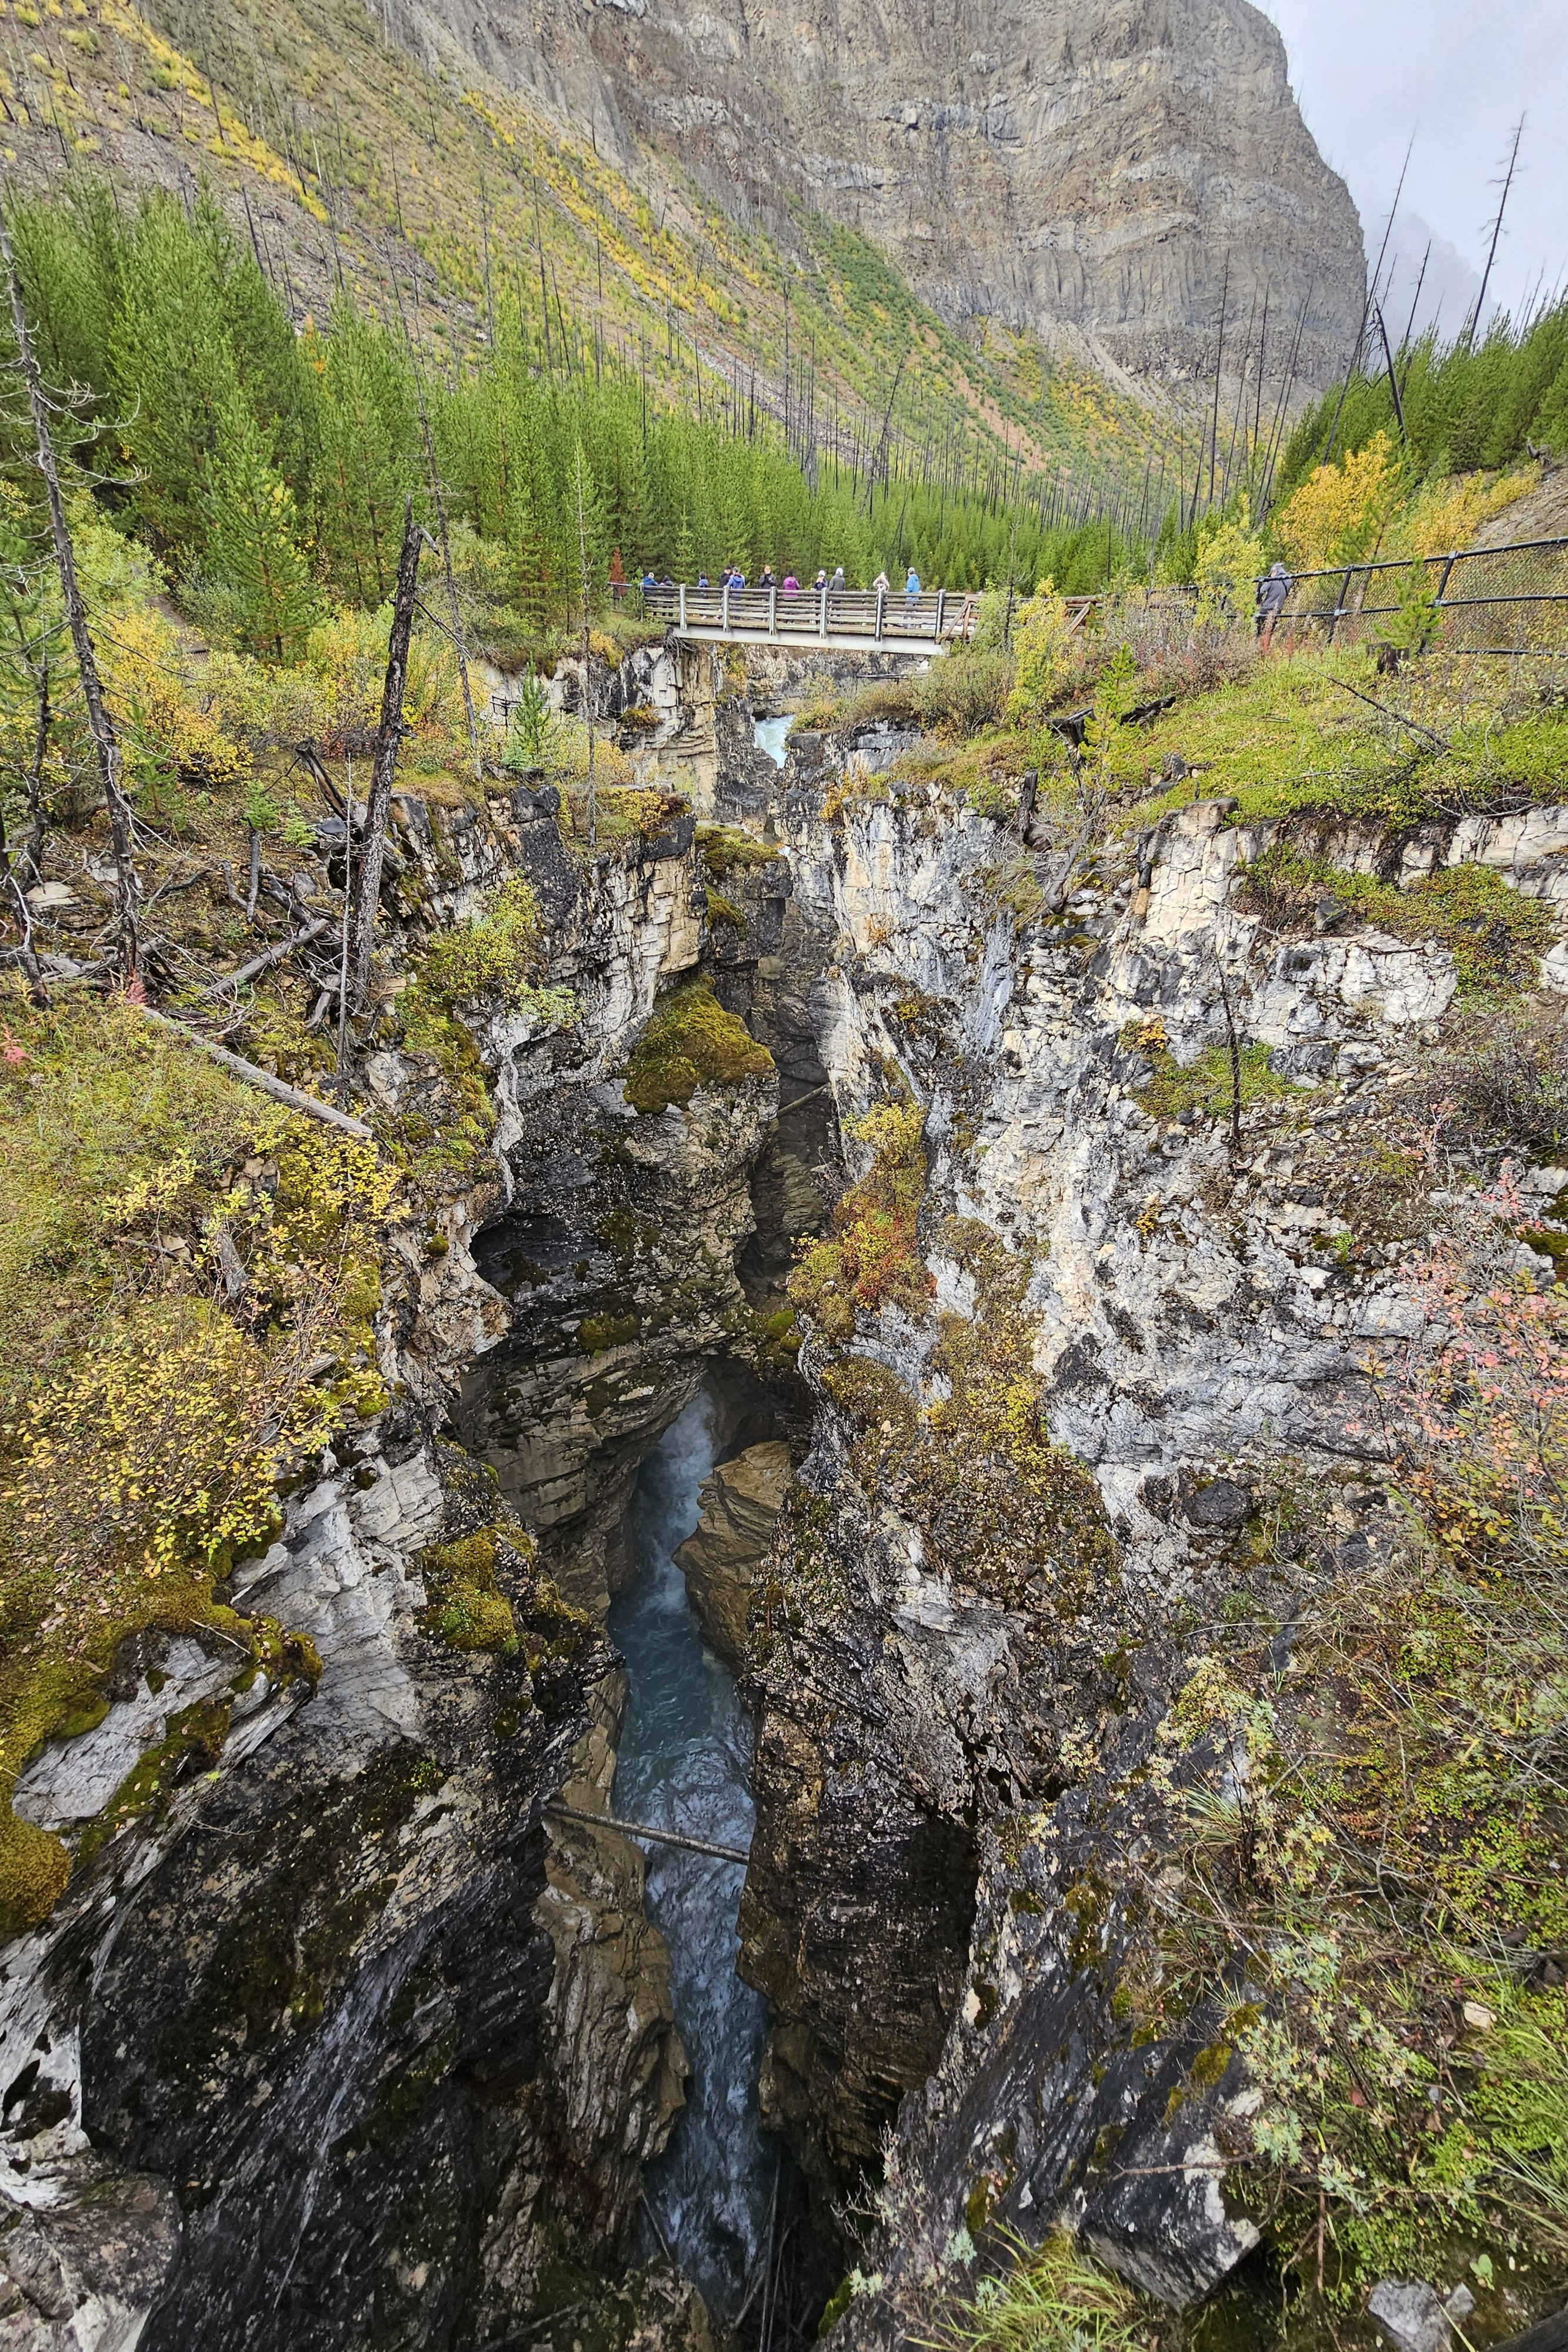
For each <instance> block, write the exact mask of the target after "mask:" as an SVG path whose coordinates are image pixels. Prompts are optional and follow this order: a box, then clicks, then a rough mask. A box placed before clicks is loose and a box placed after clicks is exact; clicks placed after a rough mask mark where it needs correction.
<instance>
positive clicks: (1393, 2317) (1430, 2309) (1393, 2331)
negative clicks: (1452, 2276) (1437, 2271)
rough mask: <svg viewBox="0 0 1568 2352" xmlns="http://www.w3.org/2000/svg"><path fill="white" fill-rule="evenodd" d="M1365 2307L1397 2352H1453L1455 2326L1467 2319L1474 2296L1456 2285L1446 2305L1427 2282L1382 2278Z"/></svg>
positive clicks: (1467, 2288)
mask: <svg viewBox="0 0 1568 2352" xmlns="http://www.w3.org/2000/svg"><path fill="white" fill-rule="evenodd" d="M1366 2307H1367V2309H1368V2311H1369V2312H1370V2313H1371V2314H1372V2316H1373V2318H1374V2319H1375V2320H1376V2322H1377V2324H1378V2326H1379V2327H1380V2328H1381V2329H1382V2330H1383V2333H1384V2335H1385V2336H1386V2337H1387V2339H1388V2341H1389V2343H1390V2344H1392V2345H1393V2346H1394V2347H1396V2352H1450V2347H1452V2345H1453V2343H1454V2332H1453V2326H1452V2323H1453V2322H1454V2321H1455V2320H1458V2319H1464V2318H1466V2317H1468V2315H1469V2313H1470V2312H1472V2311H1473V2310H1474V2309H1475V2297H1474V2296H1473V2295H1472V2294H1471V2293H1470V2291H1469V2287H1466V2286H1457V2287H1456V2288H1455V2289H1454V2291H1453V2293H1452V2294H1450V2295H1449V2297H1448V2301H1447V2302H1446V2303H1445V2302H1444V2300H1443V2298H1442V2296H1441V2295H1440V2294H1438V2293H1437V2288H1436V2287H1433V2286H1428V2285H1427V2282H1426V2280H1425V2279H1415V2280H1408V2279H1382V2280H1380V2281H1379V2283H1378V2284H1377V2285H1376V2286H1375V2287H1374V2288H1373V2290H1372V2293H1371V2294H1370V2295H1369V2296H1368V2298H1367V2305H1366Z"/></svg>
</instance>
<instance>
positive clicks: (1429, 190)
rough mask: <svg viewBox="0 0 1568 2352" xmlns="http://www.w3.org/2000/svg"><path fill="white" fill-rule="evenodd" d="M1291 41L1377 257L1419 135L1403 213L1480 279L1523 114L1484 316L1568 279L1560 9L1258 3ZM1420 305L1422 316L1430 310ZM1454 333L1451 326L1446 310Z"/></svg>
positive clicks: (1450, 3)
mask: <svg viewBox="0 0 1568 2352" xmlns="http://www.w3.org/2000/svg"><path fill="white" fill-rule="evenodd" d="M1260 5H1262V6H1263V7H1264V8H1265V9H1266V11H1267V13H1268V14H1269V15H1270V16H1272V18H1273V19H1274V22H1275V23H1276V24H1277V25H1278V26H1279V27H1280V30H1281V33H1282V34H1283V35H1284V37H1285V47H1286V49H1287V51H1288V53H1289V56H1290V60H1291V86H1292V88H1293V89H1294V90H1295V93H1296V97H1297V100H1298V101H1299V102H1300V105H1301V112H1302V114H1303V115H1304V116H1305V118H1306V121H1307V127H1308V129H1309V130H1310V131H1312V136H1313V137H1314V139H1315V140H1316V141H1317V142H1318V145H1319V147H1320V148H1321V149H1322V152H1323V154H1324V155H1325V156H1326V157H1327V159H1328V161H1329V162H1330V163H1332V164H1333V167H1334V169H1335V171H1336V172H1340V173H1343V176H1344V178H1345V179H1346V180H1347V181H1348V183H1349V184H1350V192H1351V194H1352V195H1353V196H1354V198H1355V201H1356V203H1357V205H1359V206H1360V209H1361V218H1362V225H1363V226H1364V230H1365V232H1366V247H1367V256H1368V259H1369V260H1375V258H1376V254H1377V247H1378V245H1379V243H1380V242H1381V239H1382V236H1383V227H1384V223H1385V219H1386V218H1387V215H1388V207H1389V204H1390V202H1391V201H1392V198H1393V195H1394V189H1395V184H1396V182H1397V180H1398V177H1399V166H1400V164H1401V163H1402V162H1403V160H1404V155H1405V149H1406V143H1407V142H1408V140H1409V138H1410V134H1411V132H1412V131H1414V132H1415V134H1416V145H1415V151H1414V152H1413V153H1412V155H1411V158H1410V169H1409V172H1408V173H1407V175H1406V182H1405V194H1404V196H1403V198H1402V200H1401V210H1402V211H1403V212H1406V213H1414V214H1416V215H1419V216H1420V218H1421V220H1422V221H1423V222H1424V223H1425V224H1426V225H1427V226H1429V227H1430V229H1431V230H1432V231H1433V232H1434V233H1435V234H1436V235H1437V236H1438V237H1444V238H1448V240H1449V241H1450V242H1451V243H1452V244H1453V245H1455V246H1456V247H1458V251H1459V252H1460V254H1462V255H1463V256H1464V257H1465V259H1466V260H1467V261H1469V262H1470V263H1471V264H1472V265H1473V266H1474V267H1475V268H1476V269H1477V270H1478V271H1479V268H1480V267H1481V264H1482V263H1483V262H1484V260H1485V258H1486V247H1487V236H1488V231H1489V228H1490V218H1491V215H1492V214H1493V212H1494V211H1495V210H1496V207H1497V198H1498V190H1497V188H1496V187H1494V186H1493V185H1492V184H1491V183H1492V182H1493V181H1494V180H1498V179H1500V175H1501V173H1502V169H1503V166H1504V164H1505V163H1506V162H1507V159H1508V149H1509V142H1510V141H1511V137H1512V134H1513V126H1514V124H1515V122H1516V121H1518V119H1519V117H1520V115H1521V114H1522V115H1523V116H1524V118H1525V120H1524V137H1523V140H1522V142H1521V146H1520V151H1519V173H1518V176H1517V178H1516V179H1515V181H1514V185H1513V191H1512V194H1511V195H1510V197H1509V201H1508V211H1507V214H1506V215H1505V216H1504V222H1503V236H1502V243H1501V245H1500V247H1499V248H1498V258H1497V263H1496V266H1495V268H1494V270H1493V274H1492V282H1491V285H1490V288H1489V289H1488V303H1487V307H1488V309H1489V310H1490V308H1491V298H1492V297H1493V296H1495V297H1496V298H1497V299H1500V300H1501V301H1502V302H1504V303H1515V304H1518V303H1522V302H1523V301H1524V300H1526V299H1528V296H1529V294H1530V290H1531V287H1532V286H1533V285H1534V283H1535V279H1536V276H1537V273H1538V272H1539V271H1540V270H1541V269H1542V268H1544V269H1545V272H1546V283H1547V285H1548V286H1550V285H1551V284H1552V281H1553V280H1554V279H1555V278H1558V277H1559V276H1560V275H1561V276H1563V278H1568V39H1565V38H1564V6H1563V0H1511V5H1509V6H1508V7H1507V9H1506V10H1505V9H1504V8H1503V7H1502V6H1501V5H1498V0H1260ZM1425 307H1426V306H1425V304H1423V309H1425ZM1443 323H1444V325H1445V326H1451V325H1457V324H1459V323H1462V322H1460V321H1458V320H1454V321H1452V322H1450V320H1448V313H1447V310H1445V312H1444V318H1443Z"/></svg>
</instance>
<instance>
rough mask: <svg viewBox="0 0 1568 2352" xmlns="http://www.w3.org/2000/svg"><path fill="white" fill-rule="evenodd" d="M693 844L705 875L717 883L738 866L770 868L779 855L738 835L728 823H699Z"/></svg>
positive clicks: (748, 835) (744, 835)
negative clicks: (694, 843)
mask: <svg viewBox="0 0 1568 2352" xmlns="http://www.w3.org/2000/svg"><path fill="white" fill-rule="evenodd" d="M696 844H697V856H699V857H700V858H701V859H702V862H703V867H704V870H705V872H706V873H707V874H709V875H711V876H712V877H713V878H714V879H715V880H716V881H722V880H723V878H724V877H725V876H726V875H727V874H733V873H734V872H735V871H736V870H737V867H740V868H744V867H746V866H771V865H772V864H773V863H774V860H775V859H776V858H777V856H778V855H779V852H778V851H777V850H776V849H769V848H768V845H767V844H766V843H764V842H760V841H754V840H753V839H752V837H751V835H750V834H748V833H740V832H737V830H736V829H735V827H734V826H732V825H727V824H699V825H698V827H697V832H696Z"/></svg>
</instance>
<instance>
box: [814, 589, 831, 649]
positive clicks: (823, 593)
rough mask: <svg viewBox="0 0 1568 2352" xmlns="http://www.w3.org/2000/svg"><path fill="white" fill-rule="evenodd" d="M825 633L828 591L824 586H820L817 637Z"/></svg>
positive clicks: (826, 630) (823, 635) (826, 631)
mask: <svg viewBox="0 0 1568 2352" xmlns="http://www.w3.org/2000/svg"><path fill="white" fill-rule="evenodd" d="M827 634H828V592H827V590H826V589H825V588H822V589H820V590H819V591H818V614H817V635H818V636H819V637H825V636H826V635H827Z"/></svg>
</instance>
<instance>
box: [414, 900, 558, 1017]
mask: <svg viewBox="0 0 1568 2352" xmlns="http://www.w3.org/2000/svg"><path fill="white" fill-rule="evenodd" d="M540 939H541V932H540V925H539V910H538V899H537V898H535V897H534V894H533V890H532V887H530V885H529V884H528V883H527V882H525V881H524V880H523V879H522V878H521V877H520V876H516V875H514V876H513V877H512V878H511V879H510V880H509V881H507V882H504V883H503V884H502V885H501V887H500V889H499V890H498V891H497V893H496V896H495V898H494V899H493V900H492V901H491V903H490V906H489V908H487V909H486V912H485V913H484V914H482V915H476V916H471V917H470V918H469V919H468V920H467V922H465V923H454V925H453V926H452V929H450V930H447V931H443V932H441V933H440V934H439V935H438V936H437V938H435V939H434V940H433V941H432V942H431V944H430V946H429V947H428V948H427V949H426V950H425V952H424V954H423V956H422V958H421V959H420V963H419V977H418V984H419V987H420V989H421V991H422V992H423V993H424V994H425V995H426V996H427V997H428V998H429V999H430V1001H431V1002H432V1003H434V1004H438V1005H443V1006H445V1007H447V1008H450V1007H452V1006H454V1005H458V1004H472V1003H476V1002H477V1001H478V999H479V998H481V997H486V996H497V997H499V998H501V999H502V1001H503V1002H504V1003H519V1002H520V1001H521V999H522V996H523V994H524V992H526V991H527V989H528V982H529V981H530V978H531V976H532V974H533V972H534V970H535V968H536V966H537V963H538V952H539V945H540Z"/></svg>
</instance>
